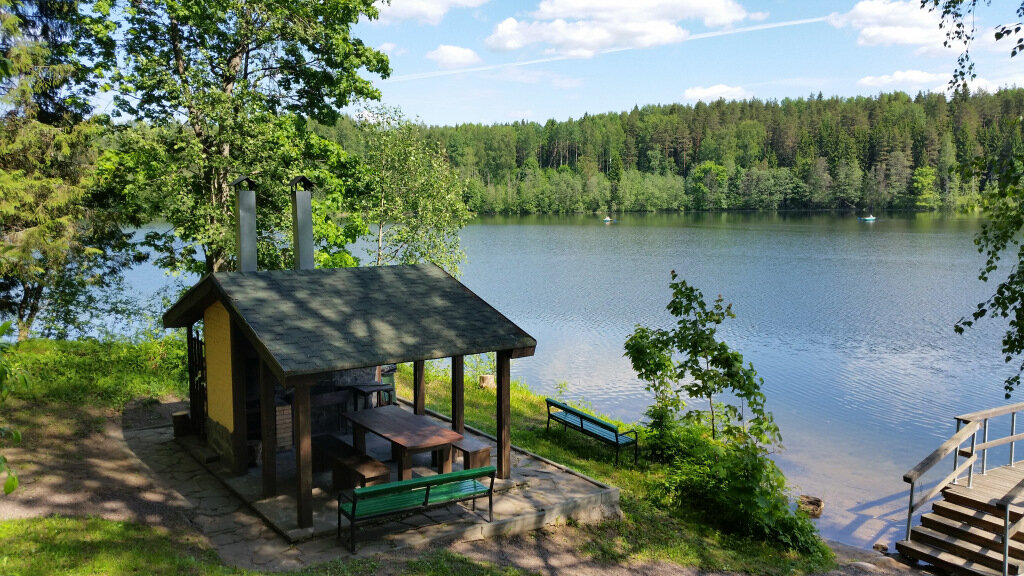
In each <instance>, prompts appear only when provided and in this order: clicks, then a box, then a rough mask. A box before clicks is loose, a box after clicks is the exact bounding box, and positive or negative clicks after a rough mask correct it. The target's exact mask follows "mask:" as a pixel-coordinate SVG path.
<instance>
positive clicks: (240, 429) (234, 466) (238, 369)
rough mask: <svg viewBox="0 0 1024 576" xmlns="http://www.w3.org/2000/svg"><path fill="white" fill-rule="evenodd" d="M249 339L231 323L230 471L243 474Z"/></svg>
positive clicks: (246, 450) (246, 461)
mask: <svg viewBox="0 0 1024 576" xmlns="http://www.w3.org/2000/svg"><path fill="white" fill-rule="evenodd" d="M248 346H249V341H248V340H246V339H245V336H244V335H243V334H242V331H241V330H239V329H238V326H236V325H235V323H234V322H232V323H231V419H232V420H233V422H232V430H231V452H232V458H231V472H232V473H234V474H245V471H246V470H248V469H249V445H248V443H247V442H246V439H247V438H248V430H247V429H246V415H245V381H246V370H245V366H246V364H247V362H246V347H248Z"/></svg>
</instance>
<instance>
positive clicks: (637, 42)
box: [353, 0, 1024, 125]
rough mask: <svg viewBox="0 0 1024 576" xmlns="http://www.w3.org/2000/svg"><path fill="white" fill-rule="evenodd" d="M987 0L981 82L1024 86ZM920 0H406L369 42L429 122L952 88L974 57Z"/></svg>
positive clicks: (404, 100) (1012, 17)
mask: <svg viewBox="0 0 1024 576" xmlns="http://www.w3.org/2000/svg"><path fill="white" fill-rule="evenodd" d="M981 4H982V3H979V7H978V11H977V13H976V14H975V18H974V23H975V26H976V28H977V30H978V33H977V40H976V41H975V43H974V44H973V45H972V47H971V54H972V57H973V58H974V59H975V62H976V69H977V73H978V78H977V79H976V81H975V82H974V84H973V87H974V88H982V89H985V90H988V91H995V90H996V89H998V88H1000V87H1006V86H1024V55H1022V56H1020V57H1019V58H1016V59H1011V58H1010V56H1009V52H1010V49H1011V47H1012V46H1010V45H1009V42H1011V41H1012V40H1003V41H1002V42H996V41H995V40H994V27H995V26H996V25H997V24H1001V23H1012V22H1017V21H1018V20H1019V18H1018V17H1017V15H1016V14H1015V13H1014V9H1015V4H1017V3H1016V2H1009V1H1006V0H996V2H994V3H993V6H984V5H981ZM919 5H920V2H918V1H917V0H911V1H906V2H902V1H897V0H863V1H860V2H854V1H846V0H844V1H822V0H819V1H789V0H761V1H753V0H745V1H741V0H391V3H390V5H380V4H379V8H380V17H379V19H377V20H374V21H361V22H359V23H358V24H357V25H356V26H355V27H354V29H353V35H354V36H355V37H357V38H360V39H361V40H362V41H363V42H364V43H366V44H367V45H370V46H373V47H375V48H378V49H379V50H382V51H384V52H385V53H387V54H388V56H389V58H390V61H391V67H392V74H391V76H390V77H389V78H387V79H380V78H379V77H376V76H375V75H372V74H369V75H366V76H367V77H368V78H370V79H371V80H372V81H373V83H374V85H375V86H376V87H377V88H378V89H380V91H381V93H382V101H383V102H384V103H385V104H388V105H391V106H398V107H400V108H401V109H402V110H403V112H404V113H405V115H406V116H408V117H410V118H413V119H416V120H418V121H420V122H423V123H425V124H428V125H455V124H463V123H482V124H504V123H510V122H515V121H519V120H527V121H535V122H539V123H541V124H543V123H544V122H545V121H546V120H548V119H550V118H553V119H555V120H560V121H562V120H567V119H569V118H580V117H581V116H583V115H584V114H600V113H604V112H621V111H628V110H630V109H632V108H633V106H634V105H638V106H641V107H642V106H644V105H647V104H671V103H683V104H694V103H696V102H697V101H698V100H703V101H705V102H709V101H714V100H717V99H718V98H725V99H726V100H744V99H750V98H759V99H762V100H781V99H783V98H801V97H808V96H811V95H817V94H818V93H819V92H820V93H822V95H823V96H825V97H826V98H827V97H831V96H840V97H848V96H856V95H865V96H870V95H875V94H878V93H880V92H892V91H896V90H901V91H904V92H907V93H910V94H911V95H913V94H916V93H917V92H919V91H945V90H946V86H947V83H948V81H949V79H950V77H951V75H952V71H953V69H954V67H955V65H956V59H957V56H959V54H960V52H961V50H960V49H959V48H944V47H943V40H944V39H945V35H944V31H943V30H940V29H939V16H938V15H937V14H936V13H931V12H928V11H927V10H924V9H921V8H920V7H919Z"/></svg>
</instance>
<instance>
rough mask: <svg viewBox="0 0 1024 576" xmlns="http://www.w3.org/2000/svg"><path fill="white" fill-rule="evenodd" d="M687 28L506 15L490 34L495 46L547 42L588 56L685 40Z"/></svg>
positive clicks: (557, 49)
mask: <svg viewBox="0 0 1024 576" xmlns="http://www.w3.org/2000/svg"><path fill="white" fill-rule="evenodd" d="M687 35H688V33H687V32H686V30H683V29H682V28H679V27H678V26H675V25H674V24H672V23H669V22H658V21H651V22H594V21H586V20H577V21H574V22H569V21H566V20H563V19H561V18H559V19H558V20H553V21H551V22H538V21H534V22H525V21H524V22H520V21H518V20H516V19H515V18H507V19H505V20H504V21H503V22H501V23H500V24H498V25H497V26H496V27H495V29H494V32H493V33H492V34H491V36H490V37H488V38H487V46H488V47H490V48H493V49H495V50H518V49H519V48H523V47H524V46H528V45H531V44H546V45H548V46H550V47H551V50H552V51H553V52H555V53H558V54H563V55H566V56H572V57H574V58H589V57H591V56H593V55H594V54H596V53H597V52H599V51H601V50H606V49H609V48H618V47H630V48H646V47H650V46H658V45H661V44H670V43H674V42H682V41H683V40H685V39H686V37H687Z"/></svg>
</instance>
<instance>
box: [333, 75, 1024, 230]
mask: <svg viewBox="0 0 1024 576" xmlns="http://www.w3.org/2000/svg"><path fill="white" fill-rule="evenodd" d="M1022 114H1024V89H1016V88H1015V89H1004V90H1000V91H998V92H996V93H994V94H989V93H986V92H977V93H974V94H970V95H967V94H964V93H962V92H961V93H957V94H955V95H954V96H953V97H952V98H947V97H946V96H945V95H944V94H941V93H919V94H917V95H916V96H914V97H911V96H909V95H908V94H906V93H903V92H894V93H888V94H879V95H877V96H873V97H860V96H859V97H853V98H839V97H832V98H823V97H822V95H821V94H818V95H817V96H812V97H808V98H806V99H804V98H798V99H789V98H786V99H784V100H781V101H775V100H768V101H762V100H758V99H752V100H746V101H728V102H727V101H724V100H718V101H715V102H711V103H707V104H706V103H703V102H698V103H697V104H695V105H692V106H691V105H682V104H669V105H648V106H643V107H634V108H633V109H632V110H630V111H629V112H619V113H614V112H611V113H605V114H594V115H591V114H584V115H583V117H582V118H579V119H576V120H574V119H571V118H570V119H568V120H565V121H556V120H548V121H546V122H545V123H544V124H543V125H541V124H538V123H536V122H527V121H521V122H514V123H511V124H494V125H490V126H485V125H480V124H460V125H457V126H423V127H422V128H423V130H424V134H425V137H426V139H427V141H428V142H430V143H431V144H433V145H436V146H437V147H438V148H439V149H440V150H441V151H442V152H443V154H444V155H445V156H446V157H447V158H448V160H449V162H450V163H451V165H452V166H453V167H454V168H456V169H457V170H458V171H459V173H460V174H461V175H462V176H463V177H464V178H465V179H466V181H467V191H466V194H465V200H466V204H467V206H468V207H469V208H470V210H472V211H474V212H477V213H496V214H535V213H590V212H600V211H610V212H651V211H677V210H791V209H800V210H808V209H810V210H863V211H881V210H953V211H970V210H973V209H975V208H976V207H977V205H978V203H979V201H980V199H981V195H982V194H983V193H984V192H985V189H986V186H990V185H993V184H992V182H991V179H990V178H986V177H985V176H984V175H982V176H980V177H978V176H967V177H965V176H963V175H962V174H963V172H962V170H961V169H962V168H965V167H967V165H968V164H969V163H970V162H972V161H973V159H974V158H976V157H978V156H979V155H980V156H983V157H989V158H1010V157H1012V155H1019V154H1021V153H1022V152H1024V149H1022V137H1021V126H1020V118H1021V116H1022ZM355 126H356V121H355V120H353V119H352V118H351V117H343V118H341V119H340V120H339V121H338V122H337V123H336V124H335V125H334V126H323V125H320V126H316V130H317V131H318V132H319V133H320V134H321V135H322V136H325V137H327V138H330V139H332V140H335V141H337V142H340V143H341V144H342V145H343V146H344V147H345V148H346V149H347V150H349V151H350V152H355V153H356V154H358V153H359V148H360V143H359V141H358V136H357V131H356V128H355Z"/></svg>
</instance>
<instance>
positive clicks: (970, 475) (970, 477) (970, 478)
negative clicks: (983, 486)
mask: <svg viewBox="0 0 1024 576" xmlns="http://www.w3.org/2000/svg"><path fill="white" fill-rule="evenodd" d="M977 445H978V429H977V428H975V429H974V434H971V456H977V455H976V454H975V453H974V447H975V446H977ZM967 487H968V488H973V487H974V463H973V462H971V467H970V468H968V469H967Z"/></svg>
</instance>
